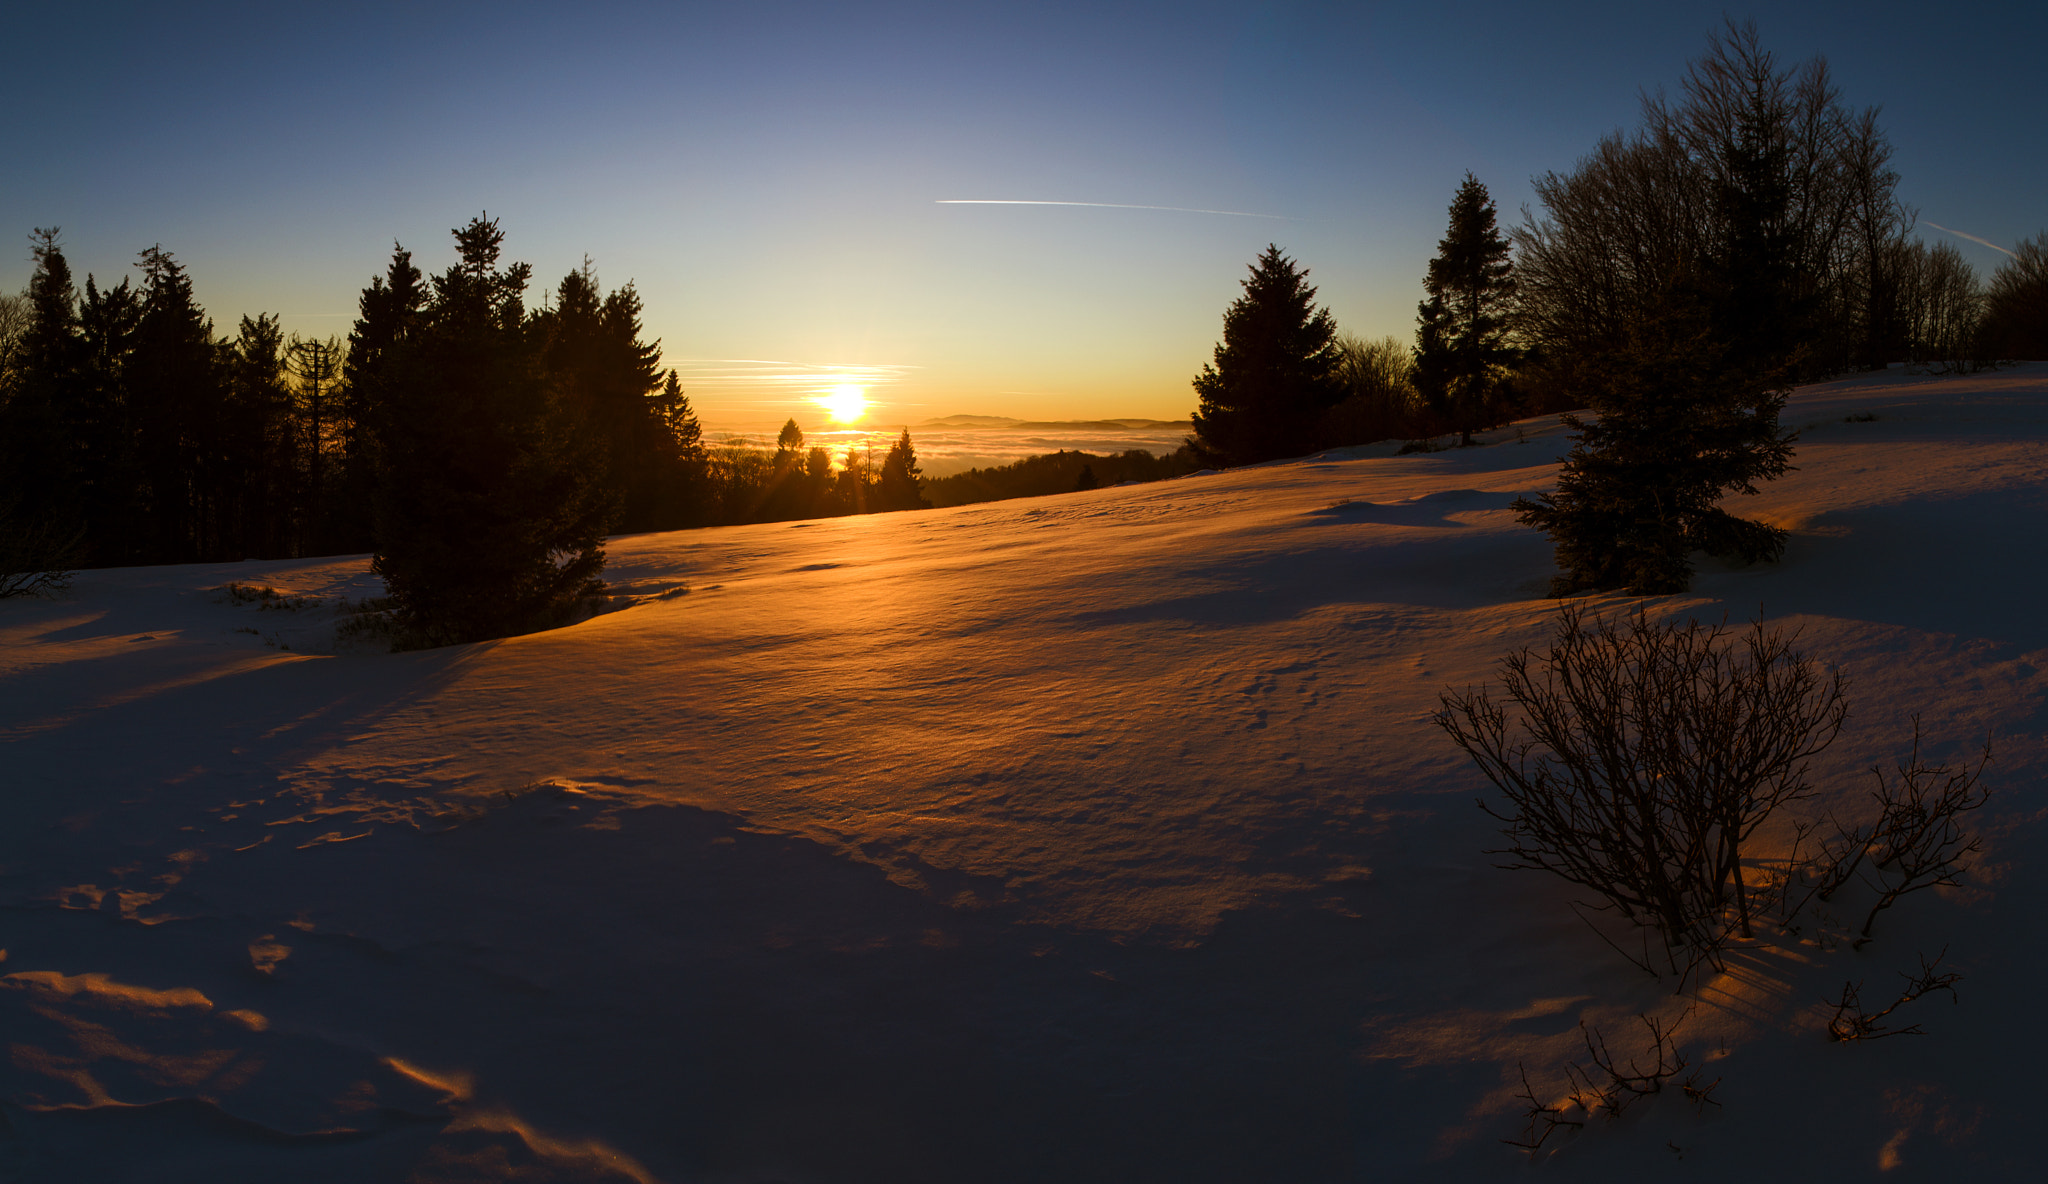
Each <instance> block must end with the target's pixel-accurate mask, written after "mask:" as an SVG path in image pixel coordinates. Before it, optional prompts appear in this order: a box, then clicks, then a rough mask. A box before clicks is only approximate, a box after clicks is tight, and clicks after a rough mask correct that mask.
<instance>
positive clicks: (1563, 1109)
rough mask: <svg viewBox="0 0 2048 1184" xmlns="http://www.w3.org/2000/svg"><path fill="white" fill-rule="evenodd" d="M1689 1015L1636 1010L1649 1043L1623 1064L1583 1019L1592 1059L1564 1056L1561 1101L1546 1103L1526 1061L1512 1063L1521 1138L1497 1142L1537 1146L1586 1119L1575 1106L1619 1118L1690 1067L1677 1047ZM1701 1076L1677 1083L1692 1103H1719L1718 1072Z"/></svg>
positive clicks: (1581, 1029)
mask: <svg viewBox="0 0 2048 1184" xmlns="http://www.w3.org/2000/svg"><path fill="white" fill-rule="evenodd" d="M1691 1015H1692V1011H1691V1009H1690V1008H1688V1009H1687V1010H1686V1012H1685V1014H1684V1015H1681V1016H1679V1017H1678V1018H1677V1019H1676V1020H1673V1021H1670V1022H1668V1023H1667V1022H1664V1021H1661V1020H1658V1019H1657V1018H1655V1017H1654V1016H1648V1015H1639V1016H1637V1017H1636V1018H1637V1019H1638V1020H1641V1021H1642V1024H1643V1027H1644V1029H1645V1030H1647V1031H1648V1033H1649V1037H1650V1043H1649V1047H1648V1048H1647V1049H1646V1050H1644V1052H1643V1054H1642V1056H1641V1057H1630V1058H1629V1059H1628V1061H1627V1063H1626V1064H1624V1063H1622V1061H1621V1060H1620V1059H1619V1058H1618V1057H1616V1056H1615V1055H1614V1054H1613V1053H1612V1052H1611V1051H1610V1050H1609V1049H1608V1047H1607V1038H1606V1037H1605V1036H1604V1035H1602V1034H1601V1032H1600V1029H1599V1028H1597V1027H1594V1026H1593V1025H1591V1024H1587V1023H1585V1022H1583V1021H1582V1022H1581V1023H1580V1024H1579V1034H1580V1036H1581V1037H1582V1038H1583V1039H1584V1040H1585V1042H1586V1057H1587V1060H1588V1061H1590V1062H1591V1064H1590V1065H1581V1064H1579V1063H1578V1062H1576V1061H1572V1062H1568V1063H1567V1064H1566V1065H1565V1067H1564V1073H1565V1079H1566V1081H1568V1082H1569V1083H1570V1086H1571V1089H1570V1092H1569V1093H1567V1094H1566V1095H1565V1097H1564V1099H1563V1100H1562V1101H1558V1102H1548V1103H1546V1102H1544V1101H1542V1100H1541V1099H1540V1098H1538V1097H1537V1096H1536V1091H1535V1089H1534V1087H1532V1086H1531V1085H1530V1084H1529V1070H1528V1067H1527V1066H1526V1065H1520V1064H1518V1065H1517V1066H1516V1068H1517V1069H1519V1070H1520V1072H1521V1075H1522V1092H1521V1093H1519V1094H1517V1095H1515V1096H1516V1097H1518V1098H1520V1099H1521V1100H1522V1101H1524V1102H1526V1103H1527V1106H1526V1107H1525V1109H1524V1111H1523V1116H1524V1118H1525V1119H1526V1120H1527V1125H1526V1126H1525V1127H1524V1128H1523V1131H1522V1135H1521V1137H1520V1138H1515V1139H1502V1140H1501V1142H1503V1143H1506V1144H1508V1145H1509V1146H1511V1147H1520V1148H1522V1149H1524V1150H1526V1151H1530V1152H1535V1151H1538V1150H1541V1149H1542V1147H1543V1145H1544V1143H1546V1142H1548V1141H1549V1139H1550V1137H1551V1136H1552V1135H1554V1134H1556V1133H1557V1132H1558V1130H1560V1129H1561V1128H1566V1127H1569V1128H1571V1129H1573V1130H1577V1129H1580V1128H1582V1127H1584V1126H1585V1125H1586V1124H1585V1123H1584V1122H1583V1121H1582V1120H1580V1119H1576V1118H1573V1117H1571V1115H1572V1114H1573V1113H1574V1112H1577V1113H1582V1114H1587V1115H1591V1114H1605V1115H1606V1116H1607V1117H1608V1118H1610V1119H1615V1118H1620V1117H1621V1116H1622V1114H1623V1113H1624V1112H1626V1111H1627V1110H1628V1108H1629V1107H1630V1106H1632V1105H1634V1104H1635V1103H1636V1102H1638V1101H1640V1100H1642V1099H1643V1098H1646V1097H1649V1096H1650V1095H1652V1094H1657V1093H1661V1092H1663V1089H1664V1086H1665V1085H1666V1084H1667V1083H1669V1082H1671V1081H1672V1080H1673V1079H1675V1078H1676V1077H1677V1076H1678V1075H1679V1074H1680V1073H1684V1072H1685V1071H1686V1070H1687V1069H1690V1068H1692V1065H1691V1062H1689V1061H1687V1060H1686V1059H1685V1056H1684V1054H1682V1053H1681V1052H1680V1051H1679V1048H1678V1041H1677V1035H1678V1029H1679V1028H1680V1027H1681V1026H1683V1025H1684V1023H1685V1021H1686V1020H1687V1019H1688V1018H1689V1017H1690V1016H1691ZM1700 1077H1701V1074H1700V1073H1699V1071H1698V1070H1694V1071H1693V1072H1692V1074H1691V1075H1690V1076H1688V1077H1687V1078H1686V1079H1685V1080H1684V1081H1682V1082H1680V1083H1679V1089H1680V1090H1681V1091H1683V1092H1684V1094H1685V1097H1686V1100H1687V1101H1689V1102H1691V1103H1692V1104H1693V1106H1694V1107H1695V1108H1696V1109H1700V1110H1704V1109H1705V1108H1706V1107H1707V1106H1714V1107H1716V1108H1719V1106H1720V1105H1721V1103H1720V1102H1719V1101H1717V1100H1716V1099H1715V1098H1714V1096H1713V1094H1714V1090H1715V1088H1716V1087H1717V1086H1719V1085H1720V1084H1721V1079H1720V1078H1718V1077H1717V1078H1715V1079H1714V1080H1713V1081H1710V1082H1706V1083H1704V1084H1703V1083H1702V1082H1701V1081H1700Z"/></svg>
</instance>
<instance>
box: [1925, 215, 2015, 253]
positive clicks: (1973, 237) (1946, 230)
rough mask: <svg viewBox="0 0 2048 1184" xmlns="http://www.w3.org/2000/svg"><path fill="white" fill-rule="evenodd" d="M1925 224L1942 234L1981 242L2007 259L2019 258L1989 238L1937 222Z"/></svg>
mask: <svg viewBox="0 0 2048 1184" xmlns="http://www.w3.org/2000/svg"><path fill="white" fill-rule="evenodd" d="M1926 225H1928V226H1932V227H1934V228H1935V229H1936V230H1939V231H1941V232H1942V233H1943V234H1953V235H1955V236H1956V237H1957V238H1966V239H1969V240H1970V241H1971V242H1973V243H1979V244H1981V245H1983V246H1987V247H1990V248H1991V249H1992V250H1994V251H1998V252H2000V253H2002V254H2003V255H2004V256H2005V257H2006V258H2008V259H2017V258H2019V256H2018V255H2015V254H2013V253H2012V252H2011V251H2008V250H2006V249H2005V248H2004V247H2001V246H1999V245H1998V244H1997V243H1994V242H1992V241H1991V240H1990V239H1988V238H1978V237H1977V236H1976V235H1974V234H1964V233H1963V232H1962V231H1960V230H1950V229H1949V228H1948V227H1946V226H1943V225H1942V224H1941V223H1939V222H1929V223H1926Z"/></svg>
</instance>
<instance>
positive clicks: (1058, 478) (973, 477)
mask: <svg viewBox="0 0 2048 1184" xmlns="http://www.w3.org/2000/svg"><path fill="white" fill-rule="evenodd" d="M1201 467H1202V465H1201V462H1200V461H1199V460H1198V459H1196V457H1195V455H1194V454H1193V453H1192V452H1190V451H1189V450H1188V449H1186V448H1182V449H1179V450H1178V451H1176V452H1174V453H1172V454H1171V455H1168V456H1154V455H1153V454H1152V453H1149V452H1146V451H1145V450H1144V449H1142V448H1133V449H1131V450H1129V451H1127V452H1120V453H1109V454H1107V455H1100V456H1098V455H1096V454H1095V453H1092V452H1068V451H1065V450H1061V451H1059V452H1048V453H1045V454H1044V455H1042V456H1027V457H1025V458H1024V459H1023V460H1019V461H1013V462H1011V463H1010V464H1006V465H991V466H989V467H988V468H985V469H969V470H967V471H966V472H964V473H954V474H953V475H952V476H950V477H937V478H933V479H932V480H929V481H926V482H925V485H924V492H925V496H926V497H927V498H928V499H930V501H931V504H932V505H934V506H964V505H969V504H971V503H973V502H992V501H1001V500H1003V499H1004V498H1013V497H1044V496H1046V495H1047V494H1054V493H1072V492H1074V491H1076V490H1082V489H1097V488H1102V487H1107V486H1111V485H1122V484H1124V483H1125V482H1129V481H1160V480H1164V479H1166V478H1168V477H1179V476H1182V475H1184V474H1187V473H1192V472H1195V471H1196V470H1198V469H1200V468H1201Z"/></svg>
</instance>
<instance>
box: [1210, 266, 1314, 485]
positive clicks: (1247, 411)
mask: <svg viewBox="0 0 2048 1184" xmlns="http://www.w3.org/2000/svg"><path fill="white" fill-rule="evenodd" d="M1307 277H1308V271H1307V269H1305V268H1300V269H1298V268H1296V267H1295V265H1294V261H1293V260H1292V259H1289V258H1288V257H1287V256H1286V255H1283V254H1281V253H1280V248H1279V247H1277V246H1274V245H1272V244H1270V243H1269V244H1267V246H1266V250H1265V253H1263V254H1261V255H1260V256H1259V258H1258V261H1257V262H1256V263H1253V264H1252V265H1251V275H1250V276H1249V277H1247V278H1246V279H1244V280H1242V281H1241V283H1242V284H1243V286H1244V295H1243V296H1240V297H1239V298H1238V299H1237V300H1235V301H1233V302H1232V303H1231V305H1230V308H1229V309H1228V310H1227V311H1226V312H1225V313H1224V314H1223V340H1222V341H1220V342H1218V343H1217V345H1216V353H1215V360H1214V361H1213V362H1211V363H1209V364H1206V365H1204V366H1203V367H1202V372H1201V373H1200V374H1198V375H1196V376H1195V382H1194V386H1195V394H1196V396H1197V397H1198V401H1199V405H1198V406H1197V407H1196V409H1195V413H1194V416H1193V420H1194V425H1195V434H1194V436H1193V437H1191V438H1190V439H1189V440H1188V444H1189V446H1190V447H1191V448H1193V449H1195V450H1196V452H1197V453H1199V454H1200V455H1202V456H1203V457H1204V458H1205V459H1206V460H1207V461H1208V462H1209V463H1212V464H1223V465H1245V464H1255V463H1257V462H1259V461H1263V460H1273V459H1275V458H1278V457H1283V456H1300V455H1302V454H1304V453H1307V452H1311V451H1313V450H1314V449H1315V447H1316V444H1317V436H1316V428H1317V424H1318V421H1319V420H1320V419H1321V417H1322V415H1323V413H1324V411H1325V410H1326V409H1327V408H1329V407H1331V406H1334V405H1335V404H1336V403H1337V402H1338V401H1339V400H1340V399H1341V398H1342V397H1343V391H1342V390H1341V388H1339V387H1338V385H1337V384H1336V382H1335V381H1334V379H1333V377H1332V375H1333V371H1334V370H1335V368H1336V364H1337V350H1336V347H1335V345H1334V341H1335V339H1336V334H1337V328H1336V324H1335V322H1333V321H1332V320H1331V319H1330V313H1329V310H1328V309H1321V308H1317V307H1315V297H1316V290H1315V289H1314V288H1312V287H1310V286H1309V284H1308V282H1307Z"/></svg>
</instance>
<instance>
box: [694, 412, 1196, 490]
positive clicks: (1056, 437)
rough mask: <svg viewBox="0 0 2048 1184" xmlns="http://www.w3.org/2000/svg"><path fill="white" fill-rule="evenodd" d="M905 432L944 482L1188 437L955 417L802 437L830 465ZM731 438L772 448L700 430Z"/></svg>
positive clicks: (771, 437)
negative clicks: (822, 450) (826, 455)
mask: <svg viewBox="0 0 2048 1184" xmlns="http://www.w3.org/2000/svg"><path fill="white" fill-rule="evenodd" d="M962 421H968V422H962ZM905 426H908V427H909V429H910V439H911V443H912V444H914V445H915V446H916V448H917V461H918V465H919V467H920V468H922V469H923V471H924V475H925V476H926V477H945V476H949V475H951V474H953V473H960V472H965V471H966V470H968V469H974V468H987V467H988V466H990V465H1006V464H1009V463H1010V462H1012V461H1017V460H1022V459H1023V458H1025V457H1027V456H1039V455H1042V454H1044V453H1048V452H1059V451H1061V450H1063V449H1064V450H1067V451H1073V452H1093V453H1098V454H1099V453H1117V452H1127V451H1129V450H1131V449H1133V448H1139V449H1143V450H1144V451H1146V452H1150V453H1153V454H1154V455H1157V456H1164V455H1167V454H1168V453H1171V452H1172V451H1173V450H1174V449H1176V448H1179V447H1180V446H1181V443H1182V441H1183V440H1185V439H1186V437H1187V435H1188V433H1189V432H1190V431H1191V430H1192V425H1190V424H1188V423H1187V422H1186V421H1181V422H1178V423H1175V422H1172V421H1169V420H1143V419H1129V420H1098V421H1091V422H1078V423H1077V422H1031V421H1025V420H1016V421H999V420H995V419H994V417H983V416H975V417H968V416H955V417H951V418H950V419H944V420H927V421H925V422H923V423H913V424H909V425H902V424H894V425H863V426H860V427H854V428H835V429H831V430H819V431H806V432H805V433H804V443H805V445H806V446H808V447H817V446H820V445H822V446H824V447H827V448H830V449H831V450H832V452H833V455H834V456H835V458H836V457H837V456H839V455H841V454H843V453H844V452H845V451H846V449H847V448H848V447H854V448H870V447H872V448H873V449H874V451H875V456H876V459H877V460H879V459H880V458H881V454H882V453H884V452H886V451H887V450H888V448H889V445H891V444H892V443H894V442H895V440H896V437H897V435H898V434H900V433H901V432H902V431H903V429H904V427H905ZM734 438H738V439H743V440H746V441H747V442H749V443H751V444H753V445H755V446H757V447H768V448H772V447H774V445H775V430H774V429H772V428H770V429H766V430H761V429H759V428H750V429H748V430H734V429H731V428H726V427H721V426H719V425H711V426H707V427H706V428H705V430H704V439H705V442H706V443H709V444H719V443H724V442H726V441H728V440H732V439H734Z"/></svg>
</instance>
